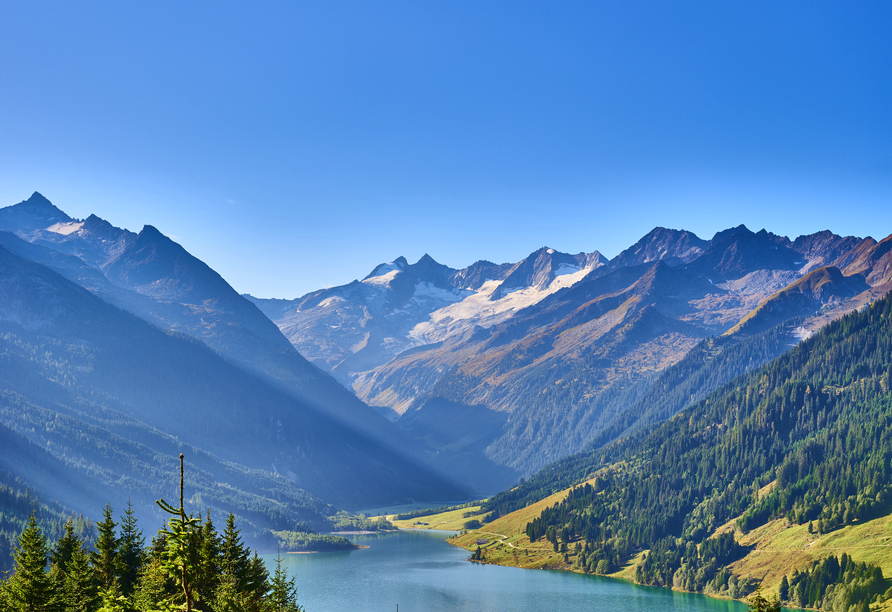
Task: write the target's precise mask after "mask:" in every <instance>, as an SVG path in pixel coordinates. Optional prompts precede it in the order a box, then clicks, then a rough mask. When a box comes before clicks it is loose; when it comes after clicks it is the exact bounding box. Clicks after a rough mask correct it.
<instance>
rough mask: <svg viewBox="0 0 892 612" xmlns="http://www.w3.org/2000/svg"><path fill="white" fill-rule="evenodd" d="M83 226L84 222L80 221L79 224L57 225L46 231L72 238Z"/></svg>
mask: <svg viewBox="0 0 892 612" xmlns="http://www.w3.org/2000/svg"><path fill="white" fill-rule="evenodd" d="M83 226H84V222H83V221H80V222H78V223H75V222H71V223H55V224H53V225H51V226H49V227H48V228H46V231H48V232H53V233H54V234H62V235H63V236H70V235H71V234H73V233H74V232H77V231H79V230H80V229H81V228H82V227H83Z"/></svg>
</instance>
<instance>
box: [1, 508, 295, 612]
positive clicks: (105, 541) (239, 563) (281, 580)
mask: <svg viewBox="0 0 892 612" xmlns="http://www.w3.org/2000/svg"><path fill="white" fill-rule="evenodd" d="M182 499H183V498H182V490H181V494H180V505H179V506H178V507H176V506H172V505H170V504H168V503H167V502H165V501H164V500H159V501H158V505H159V506H160V507H161V509H162V510H164V511H165V512H166V513H167V514H169V515H170V516H171V518H170V520H169V521H168V523H167V525H166V527H164V528H162V529H161V530H159V531H158V533H157V534H156V535H155V536H154V537H153V538H152V539H151V541H150V542H149V543H146V539H145V537H144V535H143V532H142V530H141V529H140V528H139V526H138V524H137V519H136V515H135V513H134V512H133V509H132V507H128V508H127V509H126V510H125V512H124V514H123V515H122V516H121V517H120V520H119V522H116V521H115V520H114V512H113V510H112V508H111V506H108V505H106V507H105V510H104V512H103V519H102V521H100V522H98V523H96V525H95V541H94V542H93V546H92V547H91V546H88V543H87V542H86V541H85V540H84V539H83V538H82V537H80V536H79V535H78V533H77V528H76V525H75V522H74V521H73V520H68V521H67V522H66V523H65V525H64V530H63V533H62V535H61V537H59V538H58V539H57V540H56V542H55V544H54V545H53V546H50V544H49V542H50V539H49V538H47V535H46V534H45V533H44V531H43V530H42V529H41V527H40V525H39V524H38V522H37V520H36V518H35V515H34V513H33V512H32V513H31V514H30V516H29V518H28V521H27V524H26V525H25V529H24V530H23V531H22V532H21V535H20V536H19V538H18V541H17V544H16V546H15V549H14V552H13V557H14V566H13V568H12V571H11V572H9V573H7V575H6V576H5V578H4V579H3V580H2V582H0V611H2V612H26V611H27V612H131V611H139V612H143V611H159V612H160V611H165V612H166V611H172V610H202V611H205V612H229V611H233V612H234V611H244V612H297V611H299V610H302V608H301V607H300V606H299V605H298V604H297V587H296V586H295V582H294V578H288V577H287V574H286V573H285V570H284V569H283V567H282V565H281V559H278V560H277V565H276V569H275V571H274V572H273V573H272V575H270V573H269V572H268V571H267V569H266V566H265V565H264V563H263V561H262V560H261V559H260V557H258V556H257V553H254V554H253V555H252V554H251V551H250V549H249V548H248V547H247V546H246V545H245V544H244V542H243V540H242V537H241V531H240V529H239V528H238V527H236V524H235V516H234V515H233V514H232V513H230V514H229V515H228V517H227V518H226V522H225V526H224V529H223V531H222V533H221V532H218V531H217V528H216V526H215V525H214V523H213V521H212V518H211V515H210V513H207V514H206V515H204V516H202V515H200V514H199V515H196V516H193V515H192V514H188V515H187V514H186V513H185V510H184V508H183V501H182Z"/></svg>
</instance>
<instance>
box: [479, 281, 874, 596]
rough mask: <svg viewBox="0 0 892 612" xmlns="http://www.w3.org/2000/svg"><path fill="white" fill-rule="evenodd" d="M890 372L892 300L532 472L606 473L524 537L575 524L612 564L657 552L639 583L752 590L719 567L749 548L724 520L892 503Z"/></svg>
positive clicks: (835, 516)
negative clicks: (723, 531) (630, 429)
mask: <svg viewBox="0 0 892 612" xmlns="http://www.w3.org/2000/svg"><path fill="white" fill-rule="evenodd" d="M890 379H892V298H890V297H887V298H885V299H884V300H881V301H878V302H876V303H874V304H872V305H871V306H870V307H869V308H867V309H865V310H863V311H862V312H859V313H854V314H851V315H848V316H846V317H844V318H843V319H841V320H839V321H837V322H835V323H833V324H831V325H829V326H828V327H827V328H825V329H824V330H823V331H822V332H821V333H819V334H817V335H815V336H813V337H812V338H810V339H809V340H806V341H804V342H803V343H801V344H800V345H799V346H797V347H796V348H794V349H793V350H792V351H790V352H789V353H788V354H786V355H784V356H782V357H780V358H779V359H777V360H775V361H774V362H772V363H771V364H769V365H767V366H764V367H762V368H759V369H757V370H753V371H751V372H750V373H748V374H746V375H745V376H743V377H741V378H738V379H736V380H734V381H732V382H731V383H729V384H727V385H725V386H723V387H722V388H721V389H719V390H717V391H716V392H714V393H712V394H710V395H709V396H708V397H707V398H706V399H704V400H703V401H701V402H699V403H697V404H695V405H694V406H692V407H690V408H689V409H687V410H685V411H684V412H682V413H680V414H678V415H677V416H675V417H673V418H672V419H670V420H669V421H668V422H666V423H664V424H662V425H660V426H658V427H652V428H650V429H649V430H643V431H640V432H638V433H635V434H633V435H631V436H629V437H628V438H626V439H623V440H621V441H619V442H617V443H615V444H612V445H611V446H609V447H606V448H604V449H601V450H599V451H596V452H594V453H586V454H581V455H578V456H576V457H572V458H570V459H568V460H566V461H564V462H561V463H558V464H555V465H553V466H550V467H549V468H548V470H543V472H542V473H541V474H537V475H536V476H535V477H534V478H533V479H531V480H532V481H537V482H539V481H544V480H546V479H548V478H552V479H553V480H554V481H556V482H560V483H562V484H566V485H567V486H569V485H571V484H573V483H574V482H579V481H581V480H583V479H585V478H587V477H590V476H591V475H592V474H598V480H597V482H596V484H595V486H584V487H579V488H577V489H576V490H574V491H573V492H572V493H571V494H570V495H569V496H568V497H567V498H566V500H565V501H563V502H562V503H561V504H558V505H557V506H555V507H552V508H547V509H545V510H544V511H543V512H542V514H541V515H540V517H538V518H536V519H534V520H533V521H531V522H530V524H529V525H528V526H527V534H528V535H529V536H530V538H531V539H533V540H535V539H538V538H541V537H543V536H544V537H548V534H549V530H550V529H551V530H553V531H552V532H551V533H553V534H557V533H560V532H561V531H562V530H564V529H568V530H569V531H570V532H571V533H572V537H575V538H582V539H584V540H585V542H586V546H587V548H588V551H587V556H588V557H591V558H594V559H596V560H597V561H600V560H601V559H604V560H606V561H607V562H608V563H609V562H610V561H611V559H613V560H614V561H616V560H619V561H620V562H624V561H625V560H627V559H628V558H629V557H630V556H631V554H632V553H634V552H636V551H639V550H642V549H649V550H650V553H649V554H648V555H647V558H646V560H645V561H644V562H643V563H642V565H641V568H640V571H639V574H638V576H637V579H638V580H639V581H640V582H643V583H646V584H659V585H673V586H677V587H680V588H685V589H688V590H695V591H707V592H722V593H725V592H728V593H730V592H731V590H732V586H733V588H734V592H735V593H736V595H737V596H744V595H745V594H746V593H745V592H744V591H745V587H744V586H742V585H739V584H734V585H732V583H731V579H730V576H729V575H728V574H726V573H725V572H724V571H723V566H724V565H726V564H727V563H728V562H730V561H732V560H733V559H734V558H737V557H738V556H740V555H741V554H743V552H745V551H742V550H741V549H740V547H738V546H737V545H736V544H733V538H730V536H721V537H718V538H708V536H709V534H711V533H713V532H714V531H715V530H716V528H717V527H719V526H720V525H723V524H724V523H726V522H728V521H729V520H731V519H733V518H735V517H740V520H739V523H738V524H739V525H740V527H741V528H743V529H752V528H755V527H757V526H759V525H762V524H764V523H765V522H766V521H768V520H771V519H772V518H779V517H786V518H788V519H789V520H791V521H793V522H796V523H805V522H808V521H813V520H816V519H817V521H818V525H819V529H820V530H821V531H826V530H832V529H835V528H837V527H839V526H842V525H848V524H852V523H854V522H856V521H863V520H867V519H870V518H873V517H876V516H881V515H884V514H887V513H888V512H890V510H892V385H890ZM667 466H671V468H667ZM775 480H777V481H778V483H777V486H774V487H773V488H770V489H768V490H763V491H761V493H760V490H762V489H763V487H765V486H766V485H768V484H769V483H771V482H772V481H775ZM537 487H538V485H534V486H533V487H530V486H526V487H522V488H520V490H519V491H515V492H514V493H513V494H511V495H506V496H504V497H503V498H502V499H494V500H493V502H492V507H493V511H494V512H498V511H501V510H499V508H502V507H510V506H511V505H512V504H514V503H516V502H517V501H519V500H522V499H523V498H524V496H525V495H531V496H533V497H535V496H536V495H538V494H539V493H538V491H541V487H540V488H537ZM766 491H767V492H766ZM497 497H498V496H497ZM552 537H555V536H552ZM729 538H730V539H729ZM554 541H556V539H555V540H554ZM594 548H597V549H598V550H599V551H601V552H597V553H595V551H594V550H593V549H594ZM590 563H591V561H590V560H587V565H586V567H589V566H590ZM595 567H597V565H595ZM789 588H790V591H791V593H792V592H793V591H794V590H795V587H794V586H793V583H792V581H791V583H790V585H789ZM732 596H733V595H732ZM791 597H793V595H791ZM813 599H814V598H812V600H813Z"/></svg>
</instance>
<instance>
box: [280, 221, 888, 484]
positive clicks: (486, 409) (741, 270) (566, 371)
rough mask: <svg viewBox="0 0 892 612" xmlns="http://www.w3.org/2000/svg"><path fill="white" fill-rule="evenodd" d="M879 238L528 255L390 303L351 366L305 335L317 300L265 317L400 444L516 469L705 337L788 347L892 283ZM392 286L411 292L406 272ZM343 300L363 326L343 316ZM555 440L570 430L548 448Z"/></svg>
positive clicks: (669, 238) (678, 233) (653, 244)
mask: <svg viewBox="0 0 892 612" xmlns="http://www.w3.org/2000/svg"><path fill="white" fill-rule="evenodd" d="M890 244H892V237H890V238H886V239H884V240H883V241H881V242H877V241H876V240H874V239H873V238H869V237H868V238H863V239H862V238H857V237H851V236H849V237H842V236H837V235H835V234H833V233H832V232H829V231H824V232H819V233H816V234H812V235H808V236H800V237H798V238H796V239H795V240H790V239H789V238H787V237H785V236H779V235H776V234H773V233H770V232H768V231H767V230H761V231H759V232H753V231H750V230H749V229H748V228H746V227H745V226H743V225H741V226H738V227H734V228H730V229H728V230H724V231H721V232H717V233H716V234H715V236H713V237H712V238H711V239H710V240H703V239H700V238H699V237H697V236H696V235H694V234H693V233H691V232H688V231H684V230H671V229H666V228H655V229H654V230H653V231H651V232H650V233H648V234H647V235H646V236H644V237H643V238H642V239H641V240H640V241H638V242H637V243H636V244H635V245H633V246H631V247H629V248H628V249H626V250H625V251H623V252H622V253H620V254H619V255H617V257H615V258H614V259H612V260H610V261H607V260H606V259H605V258H603V257H602V256H600V254H598V253H597V252H594V253H593V254H592V255H591V256H586V255H584V254H581V255H577V256H570V255H565V254H561V253H557V252H555V251H553V250H552V249H540V250H538V251H536V252H534V253H532V254H531V255H530V256H529V257H528V258H526V259H524V260H523V261H522V262H518V263H517V264H513V265H508V264H504V265H502V266H499V267H495V266H493V267H491V268H490V269H491V270H498V271H499V272H501V273H502V274H504V276H500V277H499V278H485V277H484V278H483V282H482V283H481V282H478V283H477V284H476V286H475V288H476V293H473V294H469V295H465V296H462V295H461V294H460V293H458V291H460V290H461V289H459V288H458V287H456V286H455V285H445V286H443V287H444V289H445V287H451V290H452V291H454V293H451V294H449V295H450V299H449V302H448V303H447V302H446V301H445V300H443V301H440V303H439V304H438V303H437V302H432V303H429V304H428V305H427V308H425V309H419V310H418V311H415V312H413V313H412V314H411V316H407V313H406V312H405V311H404V310H400V309H399V308H396V307H394V308H393V310H391V311H389V312H388V313H387V314H384V315H383V318H385V319H386V318H387V317H388V316H389V317H391V318H392V319H393V318H396V316H399V319H398V320H400V321H401V322H402V323H403V327H402V328H399V327H391V328H390V329H389V330H388V331H387V332H383V331H380V328H378V330H379V331H377V333H378V334H379V336H378V340H377V341H378V343H379V346H383V345H384V344H385V343H388V342H389V343H390V346H391V350H390V351H389V352H387V351H379V352H378V353H377V354H376V358H375V359H369V360H360V359H357V358H356V357H355V356H356V355H359V354H362V353H363V351H365V350H366V349H367V346H368V345H367V344H363V343H362V342H357V343H356V344H353V345H346V343H345V344H341V345H338V344H337V342H338V338H337V335H336V334H333V333H331V332H328V331H327V330H329V329H334V325H331V324H329V326H328V327H327V328H325V329H326V331H325V333H324V335H322V336H317V335H316V333H315V331H316V329H319V327H314V326H311V325H307V324H306V322H307V321H311V320H315V321H317V322H318V323H320V324H322V325H324V324H325V322H330V321H331V319H330V318H327V317H330V316H331V313H330V312H329V313H324V312H323V311H322V309H320V308H319V307H318V304H319V303H320V301H317V302H311V301H310V300H308V299H305V298H301V299H299V300H296V301H295V302H293V303H291V304H289V305H286V306H285V307H284V308H283V309H282V311H280V313H279V315H278V318H274V320H275V321H276V323H277V324H278V325H279V326H280V328H282V329H283V330H286V325H288V324H290V325H291V326H290V327H287V331H286V332H285V333H286V336H288V337H289V339H291V341H292V342H293V343H295V345H296V346H299V347H300V350H301V351H302V352H303V353H305V354H306V355H307V356H308V357H309V358H310V359H314V360H316V363H318V364H319V365H320V367H326V365H328V367H330V369H331V370H332V371H333V372H334V373H335V374H336V376H337V375H338V374H340V376H338V378H339V380H341V381H342V382H344V383H345V384H350V385H351V386H352V388H353V390H354V391H355V392H356V394H357V395H358V396H359V397H360V398H361V399H363V400H364V401H366V402H367V403H369V404H370V405H372V406H375V407H377V408H378V409H379V410H381V411H382V413H384V414H387V415H388V416H389V418H391V419H394V420H395V421H396V423H397V424H398V425H400V426H401V427H403V428H404V429H406V431H408V432H410V433H412V435H413V436H415V437H418V438H420V439H422V440H425V441H426V442H427V443H429V444H431V445H432V446H434V447H436V448H441V449H447V448H448V449H458V448H484V449H485V452H486V454H487V456H488V457H489V458H490V459H492V460H493V461H495V462H496V463H500V464H503V465H508V466H511V467H513V468H515V469H517V470H519V471H521V472H524V473H528V472H530V471H532V470H535V469H537V468H539V467H541V466H542V465H544V464H545V463H547V462H548V461H551V460H554V459H557V458H559V457H560V456H563V455H565V454H568V453H569V452H575V451H576V450H579V449H580V448H582V446H584V444H585V443H586V441H587V440H591V439H593V438H597V437H598V436H599V434H600V433H601V432H602V428H603V427H606V425H605V424H606V423H607V422H608V421H611V419H613V418H614V416H615V415H613V416H612V415H611V414H608V413H609V409H608V408H607V406H613V407H614V408H615V407H616V406H615V401H614V398H616V397H620V396H623V394H628V393H631V392H632V391H631V390H632V389H633V388H634V389H638V391H636V393H637V392H640V393H641V394H644V393H646V391H647V385H648V384H649V383H648V381H652V380H654V377H655V376H656V375H657V374H658V373H659V372H661V371H663V370H665V369H666V368H667V367H669V366H671V365H673V364H675V363H677V362H678V361H679V360H680V359H682V358H683V357H684V355H685V354H687V352H688V351H689V350H691V349H692V348H693V347H694V346H696V345H697V344H698V343H699V342H701V341H702V340H704V339H705V338H708V337H710V336H720V335H722V334H729V335H730V336H732V337H735V338H747V337H751V336H753V335H755V334H758V333H761V332H763V331H766V330H768V329H771V328H772V327H774V326H777V325H781V324H783V323H784V322H785V321H788V320H791V319H793V318H796V321H797V325H796V327H795V328H793V327H789V328H787V329H786V331H785V332H784V334H785V335H784V337H785V338H787V340H786V342H787V343H788V345H792V344H794V343H796V342H797V341H798V340H799V339H801V338H802V337H807V336H808V335H809V334H811V333H813V332H814V330H815V329H817V328H818V327H820V326H821V325H823V324H826V323H827V322H829V321H830V320H832V319H833V318H837V317H839V316H841V315H842V314H844V313H845V312H850V311H851V310H853V309H856V308H859V307H860V306H862V305H864V304H866V303H867V302H869V301H871V300H873V299H876V298H878V297H881V296H882V295H883V294H884V293H885V291H887V290H888V289H889V287H890V286H892V269H890V267H889V265H890V260H892V255H889V250H890V249H889V245H890ZM402 262H405V260H402ZM561 266H566V267H565V268H563V270H564V274H559V273H557V272H558V271H560V270H562V267H561ZM408 268H409V266H401V262H400V260H397V261H396V262H395V264H393V266H391V267H386V266H385V267H382V266H379V267H378V268H376V274H373V275H370V277H367V279H366V280H365V281H363V283H365V282H367V281H368V280H369V279H375V278H377V279H384V278H386V279H387V282H391V281H396V280H397V279H400V277H401V275H404V274H405V273H406V271H407V270H408ZM568 272H569V273H568ZM377 273H380V274H377ZM549 274H550V276H549ZM455 275H456V276H461V277H467V276H469V273H468V272H467V271H462V272H461V273H460V274H459V273H455ZM476 278H480V275H479V274H478V275H477V277H476ZM402 279H403V280H404V282H407V284H411V283H415V284H416V285H415V286H416V287H417V286H418V285H417V283H418V282H419V278H418V277H412V276H411V275H409V274H405V276H403V277H402ZM376 282H377V281H376ZM355 284H356V283H354V285H355ZM382 284H383V283H382ZM351 286H352V285H348V286H346V287H351ZM326 292H327V293H326V295H327V296H333V295H342V296H345V297H344V298H343V299H344V301H343V302H339V303H338V308H340V311H339V312H340V313H341V316H342V318H341V319H340V321H339V322H338V325H340V326H347V327H348V328H349V329H350V330H351V331H352V333H354V334H356V335H357V336H359V335H360V334H364V333H368V334H369V335H368V336H367V337H368V338H371V337H372V336H374V333H376V332H374V331H372V330H373V329H375V328H374V323H373V321H375V322H376V321H377V320H378V319H376V318H375V317H376V316H381V315H371V314H369V313H370V312H371V310H372V309H371V308H368V306H366V307H365V308H366V310H363V306H362V305H360V302H359V301H358V300H354V301H352V302H351V301H350V297H349V296H346V295H345V288H334V289H329V290H326ZM416 292H417V289H416ZM311 295H314V294H311ZM403 295H409V294H408V292H404V293H403ZM413 295H414V294H413ZM369 303H370V302H366V305H368V304H369ZM396 303H397V304H402V303H403V302H396ZM502 304H504V305H506V306H507V305H508V304H512V307H506V308H504V309H503V310H499V307H500V306H501V305H502ZM436 306H439V307H438V308H434V307H436ZM351 307H352V308H356V309H357V312H359V311H361V312H363V313H364V314H365V315H368V317H367V318H362V317H358V316H353V317H350V316H348V315H347V308H351ZM425 316H426V319H425V320H422V321H418V318H419V317H425ZM286 321H287V322H288V323H286ZM410 325H411V327H410ZM320 327H321V325H320ZM407 328H409V329H408V331H407ZM387 334H390V335H387ZM323 337H324V338H325V340H324V341H323V339H322V338H323ZM323 347H324V349H323ZM322 350H325V351H328V352H329V354H334V353H335V352H337V351H340V353H338V357H337V358H341V361H339V362H337V363H335V364H334V365H330V364H331V363H333V362H334V361H336V359H332V360H331V361H330V362H325V361H322V360H318V355H319V354H320V352H321V351H322ZM773 354H774V353H769V352H766V353H765V355H766V357H765V358H768V356H769V355H773ZM388 356H390V358H389V360H388V361H387V362H386V363H383V364H379V365H375V363H376V361H380V360H382V359H385V358H387V357H388ZM345 366H346V367H345ZM363 367H365V368H367V369H366V370H363V369H362V368H363ZM611 409H612V408H611ZM605 410H607V412H606V413H605V412H603V411H605ZM598 415H600V416H598ZM669 416H671V415H669ZM447 423H448V427H446V424H447ZM554 431H558V432H560V431H563V432H568V435H566V436H564V439H563V440H558V439H556V438H555V434H554V433H553V432H554ZM571 439H572V440H575V442H574V443H572V444H569V446H568V445H567V444H566V440H571Z"/></svg>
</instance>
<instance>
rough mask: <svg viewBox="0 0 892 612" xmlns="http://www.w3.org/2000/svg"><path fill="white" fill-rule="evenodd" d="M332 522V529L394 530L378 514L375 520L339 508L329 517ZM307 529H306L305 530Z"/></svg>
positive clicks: (391, 525)
mask: <svg viewBox="0 0 892 612" xmlns="http://www.w3.org/2000/svg"><path fill="white" fill-rule="evenodd" d="M329 520H330V521H331V524H332V531H394V530H396V527H394V526H393V523H391V522H390V521H388V520H387V519H386V518H384V517H383V516H379V517H378V518H376V519H375V520H372V519H367V518H365V517H364V516H356V515H355V514H350V513H349V512H344V511H343V510H339V511H338V512H337V514H335V515H334V516H333V517H331V518H330V519H329ZM305 531H308V530H305Z"/></svg>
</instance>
